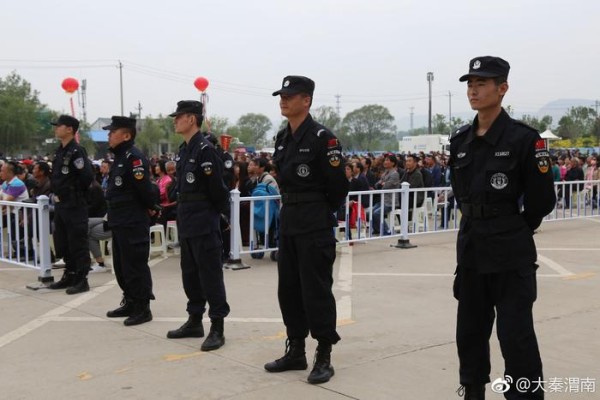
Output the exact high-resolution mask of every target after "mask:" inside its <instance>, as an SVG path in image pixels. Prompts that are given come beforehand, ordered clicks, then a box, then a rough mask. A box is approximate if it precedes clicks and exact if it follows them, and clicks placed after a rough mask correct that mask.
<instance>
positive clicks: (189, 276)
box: [167, 100, 230, 351]
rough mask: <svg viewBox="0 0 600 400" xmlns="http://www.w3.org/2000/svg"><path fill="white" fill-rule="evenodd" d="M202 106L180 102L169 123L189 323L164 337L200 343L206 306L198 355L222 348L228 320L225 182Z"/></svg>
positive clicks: (219, 159)
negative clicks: (177, 140)
mask: <svg viewBox="0 0 600 400" xmlns="http://www.w3.org/2000/svg"><path fill="white" fill-rule="evenodd" d="M202 115H203V114H202V103H200V102H199V101H193V100H182V101H180V102H178V103H177V110H176V111H175V112H174V113H172V114H170V117H173V118H174V120H173V123H174V125H175V132H176V133H177V134H179V135H181V136H182V137H183V140H184V142H183V143H182V145H181V146H180V147H179V154H178V156H177V158H176V161H177V185H178V191H179V200H178V205H177V230H178V236H179V244H180V246H181V275H182V280H183V289H184V291H185V294H186V296H187V298H188V303H187V312H188V315H189V317H188V320H187V321H186V322H185V323H184V324H183V325H182V326H181V327H179V328H178V329H174V330H171V331H169V332H168V333H167V337H168V338H169V339H179V338H186V337H203V336H204V327H203V325H202V317H203V315H204V312H205V311H206V303H208V305H209V310H208V316H209V317H210V321H211V326H210V332H209V334H208V336H207V337H206V339H205V340H204V342H203V343H202V346H201V347H200V350H202V351H212V350H216V349H218V348H220V347H221V346H223V345H224V344H225V336H224V326H223V324H224V319H225V317H227V315H229V311H230V309H229V304H227V298H226V294H225V282H224V280H223V264H222V260H221V252H222V241H221V233H220V225H219V223H220V218H221V211H222V210H223V209H224V208H225V207H226V206H227V203H228V202H229V189H228V188H227V187H226V186H225V184H224V182H223V168H224V165H223V161H222V160H221V158H220V155H219V154H218V153H217V150H216V149H215V147H214V146H213V145H212V144H211V143H210V142H209V141H208V140H207V139H206V138H205V137H204V136H203V135H202V134H201V133H200V126H201V125H202Z"/></svg>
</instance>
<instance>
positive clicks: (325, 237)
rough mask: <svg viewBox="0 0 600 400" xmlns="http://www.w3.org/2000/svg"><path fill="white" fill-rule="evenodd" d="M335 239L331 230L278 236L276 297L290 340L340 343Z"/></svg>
mask: <svg viewBox="0 0 600 400" xmlns="http://www.w3.org/2000/svg"><path fill="white" fill-rule="evenodd" d="M334 261H335V237H334V233H333V229H331V228H328V229H324V230H320V231H317V232H311V233H308V234H302V235H284V234H280V236H279V257H278V262H277V270H278V272H279V287H278V290H277V295H278V298H279V307H280V308H281V314H282V316H283V322H284V323H285V326H286V328H287V336H288V337H289V338H292V339H303V338H305V337H306V336H308V333H309V331H310V334H311V336H312V337H313V338H315V339H317V340H319V341H323V342H326V343H330V344H335V343H337V342H338V341H339V340H340V336H339V335H338V333H337V331H336V329H335V325H336V315H337V314H336V308H335V298H334V297H333V292H332V289H331V287H332V285H333V276H332V274H333V263H334Z"/></svg>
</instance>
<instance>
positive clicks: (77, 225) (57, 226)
mask: <svg viewBox="0 0 600 400" xmlns="http://www.w3.org/2000/svg"><path fill="white" fill-rule="evenodd" d="M53 236H54V248H55V249H56V253H57V254H58V255H59V256H60V257H62V258H63V259H64V260H65V271H66V272H67V273H71V274H77V275H78V276H80V277H85V276H87V274H88V271H89V269H90V247H89V243H88V210H87V206H85V205H84V204H83V205H80V206H69V207H67V206H61V205H59V204H57V205H56V206H55V208H54V235H53Z"/></svg>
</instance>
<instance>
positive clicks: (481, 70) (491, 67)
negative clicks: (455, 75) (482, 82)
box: [459, 56, 510, 82]
mask: <svg viewBox="0 0 600 400" xmlns="http://www.w3.org/2000/svg"><path fill="white" fill-rule="evenodd" d="M509 70H510V65H509V64H508V62H507V61H505V60H503V59H501V58H500V57H492V56H482V57H476V58H474V59H472V60H471V61H470V62H469V73H468V74H465V75H463V76H461V77H460V79H459V81H460V82H464V81H466V80H468V79H469V77H471V76H478V77H481V78H496V77H499V76H502V77H504V78H508V71H509Z"/></svg>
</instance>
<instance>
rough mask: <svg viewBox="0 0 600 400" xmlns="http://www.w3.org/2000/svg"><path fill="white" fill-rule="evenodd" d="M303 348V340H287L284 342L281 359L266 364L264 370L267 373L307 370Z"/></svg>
mask: <svg viewBox="0 0 600 400" xmlns="http://www.w3.org/2000/svg"><path fill="white" fill-rule="evenodd" d="M304 348H305V345H304V338H302V339H287V340H286V341H285V354H284V355H283V357H281V358H278V359H277V360H275V361H271V362H269V363H266V364H265V369H266V370H267V371H269V372H283V371H293V370H305V369H306V368H308V364H307V362H306V353H305V351H304Z"/></svg>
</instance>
